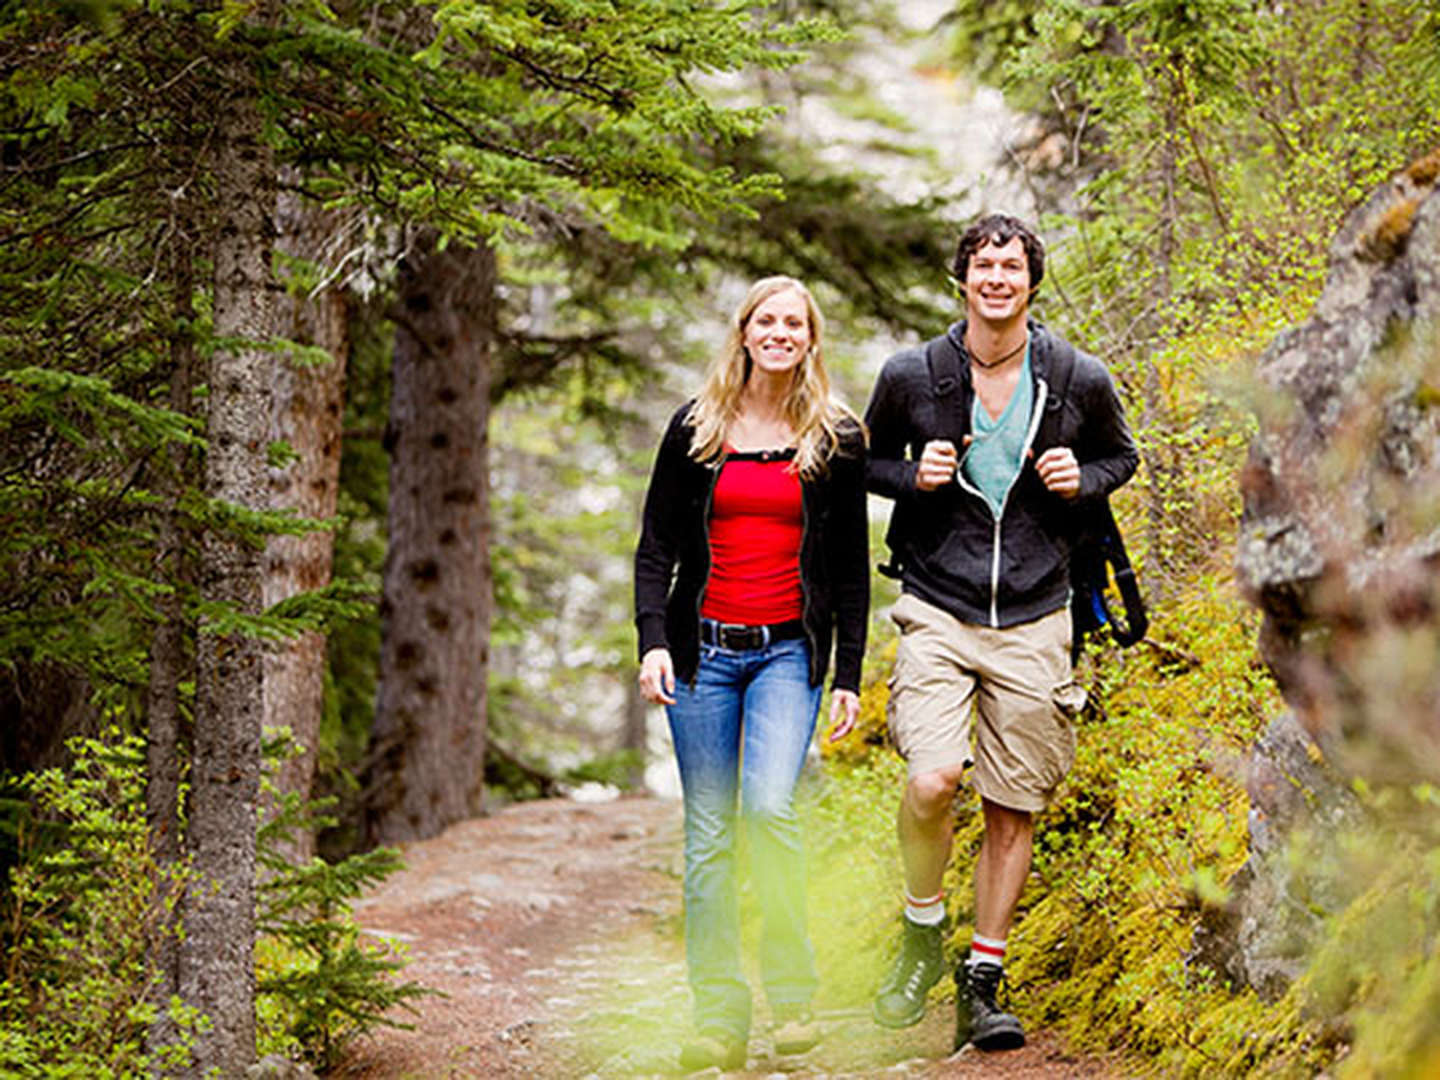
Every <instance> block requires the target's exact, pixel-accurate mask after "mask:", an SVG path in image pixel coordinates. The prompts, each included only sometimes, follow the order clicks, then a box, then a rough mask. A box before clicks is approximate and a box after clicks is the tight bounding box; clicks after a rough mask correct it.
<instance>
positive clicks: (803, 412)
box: [690, 275, 864, 479]
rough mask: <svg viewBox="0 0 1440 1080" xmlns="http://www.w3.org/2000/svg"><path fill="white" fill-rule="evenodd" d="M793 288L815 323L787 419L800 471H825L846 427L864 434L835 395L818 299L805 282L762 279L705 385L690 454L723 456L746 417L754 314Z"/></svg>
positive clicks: (693, 417)
mask: <svg viewBox="0 0 1440 1080" xmlns="http://www.w3.org/2000/svg"><path fill="white" fill-rule="evenodd" d="M787 289H790V290H793V291H794V292H796V293H798V294H799V295H800V298H801V299H802V300H804V301H805V312H806V314H807V316H808V317H809V320H810V348H809V349H808V350H806V353H805V355H804V357H802V358H801V360H800V363H799V364H797V365H796V366H795V369H794V371H793V372H792V373H791V374H792V381H791V383H790V390H789V392H788V393H787V394H786V396H785V406H784V411H785V420H786V422H787V423H788V424H789V425H790V430H792V431H793V432H794V433H795V460H794V469H795V471H796V472H797V473H799V474H800V475H801V476H803V477H805V478H806V479H809V478H811V477H814V476H817V475H819V474H820V473H823V472H824V471H825V468H826V465H827V463H828V462H829V459H830V458H831V456H832V455H834V454H835V453H836V452H837V451H838V450H839V449H840V429H841V427H842V426H846V425H848V424H853V425H854V427H855V428H856V429H857V430H861V431H863V430H864V429H863V425H861V423H860V420H859V418H858V417H856V415H855V414H854V413H853V412H851V411H850V410H849V409H847V408H846V407H845V406H844V405H842V404H841V403H840V402H838V401H834V400H832V399H831V397H830V376H829V375H828V374H827V373H826V371H825V363H824V360H823V358H822V353H821V350H822V347H823V341H824V336H825V320H824V318H823V317H822V316H821V314H820V308H819V307H818V306H817V305H816V303H815V298H814V297H813V296H811V295H810V290H809V289H807V288H806V287H805V286H804V285H803V284H801V283H800V282H799V281H797V280H795V279H794V278H792V277H785V276H783V275H777V276H775V277H767V278H761V279H760V280H759V281H757V282H755V284H754V285H751V286H750V291H749V292H748V293H747V294H746V296H745V299H744V301H743V302H742V303H741V304H740V306H739V307H738V308H737V309H736V310H735V315H734V317H733V318H732V319H731V320H730V329H729V332H728V333H727V334H726V335H725V344H724V346H723V347H722V348H721V350H720V352H719V353H717V354H716V355H715V358H714V359H713V360H712V361H711V362H710V370H709V371H708V372H707V373H706V376H705V383H704V385H703V386H701V388H700V394H699V396H698V397H697V398H696V400H695V406H694V408H692V409H691V410H690V424H691V426H692V427H694V429H695V437H694V439H693V440H692V443H691V448H690V455H691V456H692V457H694V458H695V459H696V460H698V461H708V460H710V459H712V458H715V457H718V456H719V455H720V452H721V451H722V449H723V448H724V445H725V437H726V435H727V434H728V433H729V431H730V425H731V423H732V422H734V420H735V418H736V416H738V415H739V413H740V397H741V395H742V393H743V392H744V390H745V384H746V383H747V382H748V381H749V379H750V355H749V353H747V352H746V351H745V327H746V326H747V325H748V324H749V322H750V316H752V315H753V314H754V313H755V309H756V308H758V307H759V306H760V305H761V304H763V303H764V302H765V301H766V300H768V299H770V297H772V296H774V295H775V294H776V293H780V292H784V291H785V290H787Z"/></svg>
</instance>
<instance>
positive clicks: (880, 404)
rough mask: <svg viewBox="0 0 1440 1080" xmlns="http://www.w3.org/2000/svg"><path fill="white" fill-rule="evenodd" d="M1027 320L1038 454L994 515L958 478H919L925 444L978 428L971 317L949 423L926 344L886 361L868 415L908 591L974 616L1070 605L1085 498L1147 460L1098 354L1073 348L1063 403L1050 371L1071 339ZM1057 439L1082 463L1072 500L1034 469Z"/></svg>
mask: <svg viewBox="0 0 1440 1080" xmlns="http://www.w3.org/2000/svg"><path fill="white" fill-rule="evenodd" d="M1029 329H1030V369H1031V378H1032V380H1033V389H1034V401H1035V405H1034V412H1033V414H1032V417H1031V424H1030V428H1029V433H1028V436H1027V440H1028V441H1027V446H1028V449H1029V451H1030V452H1029V453H1027V455H1026V456H1025V458H1024V464H1023V466H1022V468H1021V470H1020V475H1019V476H1018V477H1017V478H1016V481H1015V484H1014V486H1013V487H1012V488H1011V489H1010V493H1009V495H1008V496H1007V497H1006V500H1005V502H1004V504H1003V506H1002V508H1001V512H1000V515H999V517H998V518H997V516H996V514H995V512H994V511H993V510H992V509H991V507H990V504H989V502H987V501H986V499H985V498H984V497H983V496H982V495H981V494H980V493H979V492H978V491H976V490H975V489H974V488H973V487H971V486H970V485H969V484H968V482H966V481H965V480H964V479H963V477H961V476H959V475H957V478H956V481H955V482H953V483H949V484H945V485H943V486H941V487H940V488H937V489H936V490H935V491H928V492H927V491H920V490H919V489H917V488H916V486H915V473H916V469H917V463H918V461H919V459H920V453H921V451H922V450H923V449H924V447H925V444H926V443H927V442H929V441H930V440H932V439H941V438H951V437H953V434H955V433H958V434H959V435H961V436H963V435H964V434H967V433H968V432H969V430H970V416H971V410H972V407H973V404H974V399H975V394H974V387H973V385H972V384H971V381H970V365H969V363H968V362H967V361H966V359H965V358H966V353H965V349H964V336H965V324H964V323H963V322H961V323H957V324H955V325H954V326H952V327H951V328H950V330H949V332H948V334H947V336H948V337H949V339H950V341H951V342H952V343H954V344H955V345H956V347H957V348H958V349H959V350H960V355H961V360H962V362H961V363H960V366H959V374H960V379H959V385H958V387H957V388H956V393H955V394H954V395H953V398H952V400H953V402H954V407H955V409H956V413H957V415H955V416H952V417H949V418H946V420H945V422H943V423H942V418H941V417H939V416H938V415H937V401H936V396H935V393H934V389H933V381H932V378H931V374H930V369H929V365H928V362H927V358H926V349H925V347H923V346H921V347H918V348H913V349H906V350H904V351H902V352H899V353H897V354H895V355H894V356H892V357H891V358H890V359H889V360H887V361H886V362H885V367H884V368H883V369H882V370H881V372H880V377H879V379H878V380H877V381H876V383H875V389H874V392H873V393H872V394H871V397H870V405H869V408H868V409H867V410H866V413H865V423H866V425H867V426H868V427H869V429H870V460H869V465H868V466H867V483H868V485H869V488H870V490H871V491H873V492H875V493H876V494H877V495H884V496H887V497H888V498H891V499H894V500H895V502H896V505H895V508H894V510H893V513H895V514H903V515H904V520H905V522H906V527H905V528H904V529H903V530H899V536H898V538H897V542H898V543H899V544H900V545H901V547H902V550H897V551H896V552H895V556H896V560H897V561H898V562H899V563H900V566H901V581H902V583H903V585H904V588H905V590H906V591H907V592H911V593H914V594H915V595H916V596H919V597H920V598H921V599H923V600H926V601H928V602H929V603H932V604H934V605H936V606H937V607H939V608H942V609H944V610H945V611H948V612H950V613H951V614H952V615H954V616H955V617H956V618H958V619H960V620H961V621H963V622H968V623H971V624H972V625H981V626H993V627H1005V626H1014V625H1017V624H1019V623H1023V622H1029V621H1031V620H1033V619H1037V618H1039V617H1041V616H1042V615H1048V614H1049V613H1050V612H1052V611H1056V610H1058V609H1059V608H1062V607H1064V606H1065V605H1066V604H1067V603H1068V602H1069V596H1070V544H1071V539H1072V537H1073V536H1074V531H1075V523H1076V521H1077V513H1076V511H1077V510H1078V509H1079V506H1080V502H1078V501H1077V500H1079V501H1083V500H1088V499H1097V498H1103V497H1105V496H1107V495H1109V494H1110V492H1112V491H1114V490H1115V489H1116V488H1118V487H1119V486H1120V485H1121V484H1123V483H1125V481H1126V480H1128V479H1129V478H1130V476H1131V475H1132V474H1133V473H1134V472H1135V468H1136V466H1137V465H1138V464H1139V461H1140V455H1139V453H1138V451H1137V450H1136V449H1135V443H1134V440H1133V439H1132V438H1131V436H1130V429H1129V428H1128V427H1127V426H1126V423H1125V415H1124V411H1123V409H1122V408H1121V405H1120V399H1119V397H1118V395H1117V394H1116V392H1115V385H1114V383H1113V382H1112V381H1111V379H1110V374H1109V372H1108V371H1106V370H1105V368H1104V366H1103V365H1102V364H1101V363H1100V361H1098V360H1096V359H1095V358H1094V357H1093V356H1089V355H1086V354H1085V353H1081V352H1078V351H1077V352H1076V353H1075V364H1074V370H1073V373H1072V375H1071V376H1070V384H1069V387H1068V390H1067V391H1066V393H1065V395H1064V399H1063V400H1060V399H1059V398H1058V397H1057V396H1056V395H1055V394H1054V393H1053V392H1052V388H1051V386H1050V385H1049V376H1050V371H1051V367H1052V362H1053V358H1054V356H1055V355H1056V353H1057V351H1058V350H1059V349H1060V348H1064V347H1066V346H1065V345H1064V343H1063V342H1061V341H1060V340H1059V339H1058V338H1056V337H1055V336H1054V335H1053V334H1051V333H1050V332H1049V331H1048V330H1046V329H1045V327H1044V326H1043V325H1041V324H1040V323H1038V322H1036V321H1034V320H1033V319H1032V320H1031V321H1030V323H1029ZM1057 411H1058V415H1057ZM1047 412H1048V413H1050V414H1051V415H1050V416H1048V417H1047V416H1046V415H1045V414H1046V413H1047ZM1042 419H1045V420H1046V421H1047V422H1045V423H1041V420H1042ZM1052 446H1068V447H1070V449H1071V450H1072V452H1073V453H1074V454H1075V458H1076V460H1077V461H1078V462H1079V463H1080V491H1079V493H1078V495H1077V496H1076V497H1075V499H1073V500H1071V499H1065V498H1062V497H1061V496H1059V495H1056V494H1054V493H1053V492H1051V491H1049V490H1048V489H1047V488H1046V487H1045V484H1044V482H1043V481H1042V480H1041V479H1040V474H1039V473H1038V472H1037V471H1036V469H1035V461H1036V460H1037V459H1038V458H1039V457H1040V456H1041V455H1042V454H1044V452H1045V451H1046V450H1048V449H1049V448H1050V447H1052ZM956 449H957V450H958V451H959V452H960V454H961V455H962V460H963V455H964V452H965V451H964V447H963V446H961V445H960V444H959V443H957V445H956ZM892 535H894V534H892Z"/></svg>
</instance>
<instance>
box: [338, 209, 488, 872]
mask: <svg viewBox="0 0 1440 1080" xmlns="http://www.w3.org/2000/svg"><path fill="white" fill-rule="evenodd" d="M417 247H418V250H417V251H416V252H415V253H414V254H413V255H412V256H410V257H409V258H407V259H406V261H405V263H404V264H403V266H402V268H401V295H400V300H399V304H398V305H397V310H396V312H395V320H396V323H397V327H398V328H397V332H396V337H395V358H394V369H393V380H392V383H393V385H392V389H391V393H392V398H391V406H390V423H389V426H388V429H387V431H386V445H387V449H388V450H389V452H390V455H391V458H390V507H389V550H388V552H387V554H386V560H385V572H384V593H383V597H382V600H381V605H380V616H381V625H382V637H381V655H380V689H379V693H378V700H377V703H376V710H375V725H374V729H373V732H372V738H371V751H370V759H371V767H370V770H369V775H368V776H367V785H366V792H365V800H364V802H365V821H366V835H367V839H368V840H370V841H371V842H374V843H385V844H391V843H397V842H401V841H406V840H412V839H420V838H424V837H428V836H433V835H435V834H436V833H438V832H440V830H442V829H444V828H445V827H446V826H447V825H450V824H452V823H454V822H456V821H460V820H462V819H464V818H466V817H468V816H470V815H472V814H474V813H476V812H477V811H478V810H479V809H480V800H481V796H482V795H483V792H484V761H485V709H486V677H487V671H488V666H489V656H488V654H489V640H490V605H491V597H490V550H489V549H490V513H489V504H490V482H489V474H488V470H489V450H488V448H489V438H488V432H487V428H488V424H489V417H490V381H491V363H492V342H493V340H494V327H495V282H496V269H495V256H494V253H493V252H492V251H490V250H489V249H486V248H479V249H476V248H467V247H463V246H459V245H451V246H450V247H448V248H446V249H445V250H444V251H440V250H437V248H436V245H435V243H434V240H433V238H426V239H425V240H423V241H422V242H420V243H419V244H418V245H417Z"/></svg>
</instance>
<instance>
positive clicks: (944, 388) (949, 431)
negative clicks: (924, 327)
mask: <svg viewBox="0 0 1440 1080" xmlns="http://www.w3.org/2000/svg"><path fill="white" fill-rule="evenodd" d="M925 363H926V366H927V367H929V369H930V392H931V394H932V395H933V396H934V398H935V424H936V427H937V428H938V429H939V430H938V431H937V432H936V433H937V434H938V435H939V436H940V437H941V438H942V439H949V440H950V441H951V442H953V443H954V444H955V445H956V446H959V445H960V442H961V439H962V438H963V437H964V435H965V431H966V425H965V424H964V418H963V417H961V415H960V410H959V408H958V407H957V406H956V401H957V399H958V398H959V394H960V350H959V349H957V348H956V347H955V343H954V342H953V341H951V340H950V335H949V334H948V333H946V334H941V335H940V336H939V337H937V338H932V339H930V340H929V341H927V342H926V343H925Z"/></svg>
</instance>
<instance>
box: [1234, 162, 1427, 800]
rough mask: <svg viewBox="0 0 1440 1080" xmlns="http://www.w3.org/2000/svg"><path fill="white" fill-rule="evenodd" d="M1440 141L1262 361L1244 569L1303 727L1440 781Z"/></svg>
mask: <svg viewBox="0 0 1440 1080" xmlns="http://www.w3.org/2000/svg"><path fill="white" fill-rule="evenodd" d="M1437 181H1440V150H1437V151H1436V152H1435V153H1432V154H1431V155H1429V156H1428V157H1426V158H1423V159H1421V160H1419V161H1417V162H1415V163H1414V164H1413V165H1411V166H1410V168H1409V169H1407V170H1406V171H1404V172H1403V173H1401V174H1400V175H1399V176H1398V177H1396V179H1395V180H1394V181H1393V182H1392V183H1390V184H1388V185H1386V186H1385V187H1384V188H1383V189H1382V190H1381V191H1379V192H1377V193H1376V194H1375V196H1374V197H1372V198H1371V199H1370V201H1369V202H1367V203H1366V204H1365V205H1364V206H1362V207H1361V208H1360V209H1359V210H1357V211H1356V212H1355V213H1354V214H1352V215H1351V217H1350V219H1349V220H1348V222H1347V223H1346V225H1345V227H1344V228H1343V229H1342V230H1341V232H1340V234H1339V235H1338V237H1337V238H1336V240H1335V243H1334V245H1333V247H1332V249H1331V259H1330V269H1329V274H1328V277H1327V280H1326V285H1325V290H1324V293H1323V294H1322V296H1321V298H1320V300H1319V301H1318V303H1317V304H1316V306H1315V309H1314V311H1313V313H1312V314H1311V316H1310V318H1309V319H1308V320H1307V321H1306V322H1305V323H1303V324H1302V325H1300V326H1298V327H1296V328H1295V329H1293V330H1290V331H1287V332H1286V333H1284V334H1282V335H1280V336H1279V337H1278V338H1276V340H1275V341H1274V343H1273V344H1272V345H1271V346H1270V347H1269V348H1268V349H1267V350H1266V351H1265V353H1264V355H1263V356H1262V357H1261V359H1260V363H1259V370H1258V373H1257V374H1258V378H1259V380H1260V383H1261V384H1262V386H1263V388H1264V389H1263V391H1262V397H1261V419H1260V433H1259V435H1258V436H1257V437H1256V439H1255V441H1254V443H1253V444H1252V447H1251V458H1250V461H1249V463H1248V465H1247V467H1246V470H1245V474H1244V476H1243V477H1242V483H1241V486H1242V490H1243V493H1244V498H1245V510H1244V517H1243V519H1242V525H1241V535H1240V541H1239V550H1238V552H1237V567H1238V569H1239V573H1240V580H1241V584H1242V587H1243V588H1244V589H1245V590H1246V593H1247V595H1248V596H1249V597H1250V598H1251V600H1252V601H1253V602H1254V603H1255V604H1257V605H1258V606H1259V608H1260V609H1261V611H1262V612H1263V613H1264V623H1263V628H1262V631H1261V648H1262V652H1263V654H1264V657H1265V660H1266V661H1267V662H1268V663H1269V664H1270V666H1271V668H1272V669H1273V670H1274V672H1275V674H1276V676H1277V678H1278V679H1279V682H1280V686H1281V689H1282V691H1283V692H1284V694H1285V697H1286V699H1287V701H1288V702H1289V703H1290V705H1291V706H1292V708H1293V709H1294V710H1295V712H1296V716H1297V717H1298V719H1299V720H1300V722H1301V723H1302V724H1303V725H1304V727H1305V728H1306V729H1307V730H1308V731H1309V732H1310V733H1311V734H1312V735H1315V736H1316V737H1317V738H1319V739H1321V740H1322V741H1324V742H1325V743H1326V748H1327V750H1331V751H1332V752H1334V753H1336V754H1338V755H1339V756H1340V759H1341V761H1340V764H1341V765H1342V767H1343V768H1345V769H1347V770H1349V771H1354V772H1357V773H1360V774H1363V775H1366V776H1369V777H1372V778H1377V779H1393V780H1412V779H1413V780H1419V779H1426V780H1432V781H1433V780H1436V779H1440V663H1437V660H1440V651H1437V622H1440V619H1437V613H1440V593H1437V575H1436V570H1437V568H1440V408H1437V405H1440V334H1437V329H1440V193H1437Z"/></svg>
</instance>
